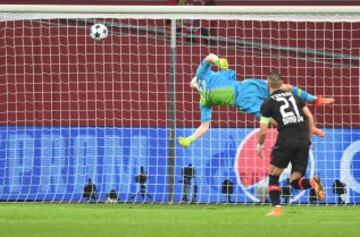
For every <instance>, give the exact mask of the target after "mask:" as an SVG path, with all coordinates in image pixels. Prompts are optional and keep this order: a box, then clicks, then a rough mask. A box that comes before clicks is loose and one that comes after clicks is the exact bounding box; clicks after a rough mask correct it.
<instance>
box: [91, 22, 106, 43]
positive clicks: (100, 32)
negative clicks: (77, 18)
mask: <svg viewBox="0 0 360 237" xmlns="http://www.w3.org/2000/svg"><path fill="white" fill-rule="evenodd" d="M108 34H109V31H108V29H107V27H106V26H105V25H103V24H100V23H97V24H95V25H92V26H91V29H90V36H91V38H93V39H94V40H96V41H100V40H104V39H106V37H107V36H108Z"/></svg>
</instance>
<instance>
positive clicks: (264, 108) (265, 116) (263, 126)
mask: <svg viewBox="0 0 360 237" xmlns="http://www.w3.org/2000/svg"><path fill="white" fill-rule="evenodd" d="M271 111H272V110H271V102H270V101H269V100H266V101H265V102H264V103H263V104H262V105H261V107H260V113H261V118H260V130H259V134H258V144H257V147H256V150H257V152H258V156H259V157H260V158H263V156H264V154H263V150H264V142H265V138H266V131H267V130H268V127H269V124H270V122H271V114H272V113H271Z"/></svg>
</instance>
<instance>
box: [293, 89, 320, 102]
mask: <svg viewBox="0 0 360 237" xmlns="http://www.w3.org/2000/svg"><path fill="white" fill-rule="evenodd" d="M291 92H292V94H293V95H295V96H297V97H299V98H300V99H301V100H302V101H305V102H313V101H314V100H316V96H314V95H312V94H310V93H308V92H306V91H303V90H301V89H300V88H299V87H296V86H294V87H293V89H292V91H291Z"/></svg>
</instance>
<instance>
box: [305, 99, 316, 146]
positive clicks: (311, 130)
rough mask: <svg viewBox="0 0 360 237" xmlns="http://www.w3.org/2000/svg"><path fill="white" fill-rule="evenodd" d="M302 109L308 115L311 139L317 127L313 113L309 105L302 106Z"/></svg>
mask: <svg viewBox="0 0 360 237" xmlns="http://www.w3.org/2000/svg"><path fill="white" fill-rule="evenodd" d="M302 111H303V112H304V114H305V115H306V117H307V119H308V127H309V139H310V138H311V136H312V134H313V130H314V128H315V125H314V117H313V115H312V113H311V112H310V110H309V108H308V107H307V106H304V107H303V108H302Z"/></svg>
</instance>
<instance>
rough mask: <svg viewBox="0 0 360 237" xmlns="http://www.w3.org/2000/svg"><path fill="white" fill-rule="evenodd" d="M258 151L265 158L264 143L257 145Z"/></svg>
mask: <svg viewBox="0 0 360 237" xmlns="http://www.w3.org/2000/svg"><path fill="white" fill-rule="evenodd" d="M256 151H257V154H258V157H259V158H260V159H264V145H259V144H258V145H257V147H256Z"/></svg>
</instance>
